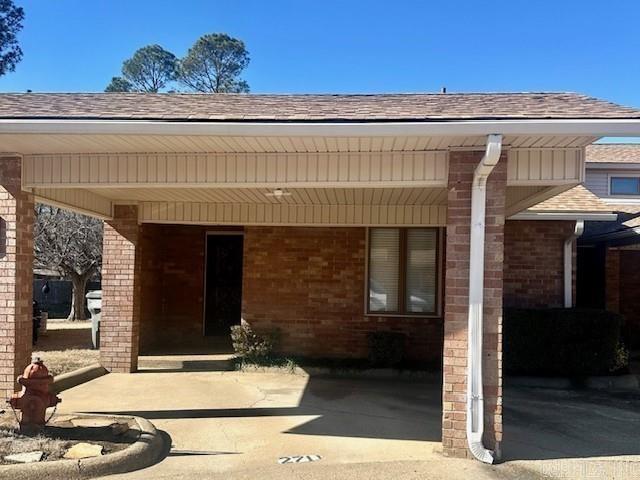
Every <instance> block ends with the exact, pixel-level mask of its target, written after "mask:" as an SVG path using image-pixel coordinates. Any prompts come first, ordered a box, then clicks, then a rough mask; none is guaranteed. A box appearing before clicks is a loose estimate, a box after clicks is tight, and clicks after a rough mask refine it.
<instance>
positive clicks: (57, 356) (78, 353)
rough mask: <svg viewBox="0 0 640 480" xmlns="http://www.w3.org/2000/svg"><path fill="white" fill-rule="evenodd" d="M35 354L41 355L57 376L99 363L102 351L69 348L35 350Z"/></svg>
mask: <svg viewBox="0 0 640 480" xmlns="http://www.w3.org/2000/svg"><path fill="white" fill-rule="evenodd" d="M33 355H37V356H39V357H40V358H41V359H42V360H43V361H44V363H45V365H46V366H47V368H48V369H49V373H51V375H53V376H56V375H60V374H61V373H68V372H72V371H74V370H77V369H79V368H82V367H87V366H89V365H93V364H94V363H97V362H98V360H99V357H100V352H99V351H98V350H88V349H76V348H74V349H69V350H52V351H48V352H33Z"/></svg>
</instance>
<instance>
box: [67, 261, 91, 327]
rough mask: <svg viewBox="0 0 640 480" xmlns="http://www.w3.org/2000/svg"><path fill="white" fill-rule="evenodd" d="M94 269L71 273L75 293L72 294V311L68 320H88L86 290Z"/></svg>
mask: <svg viewBox="0 0 640 480" xmlns="http://www.w3.org/2000/svg"><path fill="white" fill-rule="evenodd" d="M91 274H92V271H87V272H85V273H83V274H82V275H79V274H77V273H75V272H74V273H71V274H70V275H69V278H70V279H71V283H72V284H73V293H72V294H71V311H70V312H69V316H68V317H67V320H71V321H73V320H86V319H87V315H86V313H85V311H86V310H85V304H86V299H85V291H86V289H87V282H88V281H89V278H90V277H91Z"/></svg>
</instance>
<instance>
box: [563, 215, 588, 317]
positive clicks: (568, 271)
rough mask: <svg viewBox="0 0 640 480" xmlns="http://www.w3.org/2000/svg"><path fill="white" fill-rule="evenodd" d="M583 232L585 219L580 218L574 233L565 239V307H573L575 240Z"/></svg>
mask: <svg viewBox="0 0 640 480" xmlns="http://www.w3.org/2000/svg"><path fill="white" fill-rule="evenodd" d="M583 232H584V220H578V221H576V225H575V227H574V230H573V233H572V234H571V235H569V236H568V237H567V239H566V240H565V241H564V308H571V307H573V242H574V240H576V239H577V238H578V237H579V236H580V235H582V233H583Z"/></svg>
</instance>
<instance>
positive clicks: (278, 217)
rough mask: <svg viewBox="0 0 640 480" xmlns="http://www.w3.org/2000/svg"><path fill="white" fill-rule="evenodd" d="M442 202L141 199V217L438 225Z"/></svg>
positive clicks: (191, 220)
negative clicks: (390, 202) (371, 203)
mask: <svg viewBox="0 0 640 480" xmlns="http://www.w3.org/2000/svg"><path fill="white" fill-rule="evenodd" d="M446 212H447V209H446V207H445V206H438V205H431V206H418V205H414V206H402V205H401V206H398V205H388V206H387V205H385V206H381V205H364V206H363V205H284V204H282V205H270V204H214V203H189V202H143V203H142V204H141V208H140V221H141V222H148V223H187V224H188V223H195V224H224V225H336V226H338V225H343V226H346V225H437V226H444V225H445V224H446Z"/></svg>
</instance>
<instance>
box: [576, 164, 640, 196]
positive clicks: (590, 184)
mask: <svg viewBox="0 0 640 480" xmlns="http://www.w3.org/2000/svg"><path fill="white" fill-rule="evenodd" d="M616 176H620V177H626V176H640V168H638V169H637V170H631V169H624V170H616V169H614V168H610V169H608V168H607V169H601V168H597V169H596V168H594V169H590V168H588V165H587V171H586V175H585V180H584V185H585V187H587V188H588V189H589V190H591V191H592V192H593V193H594V194H595V195H597V196H599V197H609V196H610V195H609V178H610V177H616Z"/></svg>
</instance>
